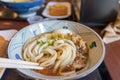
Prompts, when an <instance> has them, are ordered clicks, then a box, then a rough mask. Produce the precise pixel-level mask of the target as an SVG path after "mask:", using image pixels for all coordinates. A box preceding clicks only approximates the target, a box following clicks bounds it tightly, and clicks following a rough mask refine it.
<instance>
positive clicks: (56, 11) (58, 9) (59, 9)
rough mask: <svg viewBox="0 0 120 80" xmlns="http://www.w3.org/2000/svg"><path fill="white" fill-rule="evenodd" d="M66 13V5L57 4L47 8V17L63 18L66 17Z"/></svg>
mask: <svg viewBox="0 0 120 80" xmlns="http://www.w3.org/2000/svg"><path fill="white" fill-rule="evenodd" d="M67 12H68V8H67V6H66V5H63V4H59V3H57V4H54V5H52V6H49V15H52V16H63V15H67Z"/></svg>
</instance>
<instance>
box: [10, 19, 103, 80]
mask: <svg viewBox="0 0 120 80" xmlns="http://www.w3.org/2000/svg"><path fill="white" fill-rule="evenodd" d="M63 28H64V29H69V30H71V31H73V32H75V33H77V34H79V35H80V36H81V37H82V38H83V39H84V40H85V41H86V42H87V45H88V47H89V60H88V66H87V68H86V69H83V70H81V71H78V72H77V74H73V75H71V76H54V77H53V76H45V75H42V74H38V73H36V72H34V71H32V70H26V69H17V70H18V71H20V72H21V73H23V74H25V75H27V76H29V77H32V78H37V79H43V80H44V79H49V80H58V79H62V80H63V79H78V78H81V77H83V76H86V75H88V74H89V73H91V72H93V71H94V70H95V69H96V68H97V67H98V66H99V65H100V64H101V63H102V61H103V60H104V57H105V46H104V43H103V41H102V39H101V38H100V36H99V35H98V34H97V33H96V32H95V31H93V30H92V29H90V28H89V27H87V26H85V25H82V24H80V23H76V22H72V21H64V20H52V21H44V22H40V23H35V24H32V25H29V26H27V27H25V28H23V29H21V30H20V31H18V32H17V33H16V35H15V36H14V37H13V38H12V40H11V41H10V43H9V46H8V57H9V58H11V59H21V60H22V56H21V54H22V46H23V45H24V43H25V42H26V40H27V39H29V38H31V37H33V36H35V35H38V34H41V33H43V32H49V31H53V30H56V29H63Z"/></svg>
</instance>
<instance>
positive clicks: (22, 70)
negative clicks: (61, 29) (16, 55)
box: [8, 20, 105, 80]
mask: <svg viewBox="0 0 120 80" xmlns="http://www.w3.org/2000/svg"><path fill="white" fill-rule="evenodd" d="M52 21H68V20H52ZM45 22H51V21H45ZM68 22H71V23H75V24H76V23H77V24H79V25H81V26H82V27H85V28H86V29H89V30H90V31H92V32H93V33H94V34H95V35H96V37H98V39H99V40H100V43H101V45H102V50H103V51H102V55H101V57H100V59H99V60H98V61H97V64H95V65H94V66H92V67H91V68H90V69H88V70H87V71H84V72H82V73H80V74H78V75H73V76H67V77H64V79H75V78H76V79H78V78H82V77H84V76H86V75H88V74H90V73H91V72H93V71H94V70H95V69H97V68H98V67H99V66H100V64H101V63H102V62H103V60H104V58H105V44H104V42H103V40H102V38H101V37H100V35H98V33H97V32H95V31H94V30H93V29H91V28H90V27H89V26H86V25H83V24H81V23H78V22H74V21H68ZM39 23H42V22H39ZM39 23H34V24H30V25H28V26H25V27H24V28H22V29H21V30H19V31H18V32H21V31H22V30H23V29H25V28H28V27H30V26H34V25H36V24H39ZM18 32H17V33H18ZM17 33H16V34H15V35H14V36H16V35H17ZM11 40H12V39H11ZM9 44H10V43H9ZM8 47H9V45H8ZM8 53H9V52H8ZM8 57H9V55H8ZM17 70H18V71H20V72H21V73H23V72H24V73H25V70H24V69H17ZM31 71H32V70H31ZM32 72H33V71H32ZM24 73H23V74H24ZM35 73H36V72H35ZM36 74H37V75H40V74H39V73H36ZM25 75H26V74H25ZM27 76H29V77H32V78H36V76H31V75H28V74H27ZM49 77H50V76H49ZM51 77H52V76H51ZM37 78H38V79H39V78H41V76H39V77H38V76H37ZM42 78H43V77H42ZM43 79H46V78H43ZM59 79H60V78H59ZM61 79H62V80H63V78H61ZM49 80H58V78H57V76H56V77H55V78H52V79H49Z"/></svg>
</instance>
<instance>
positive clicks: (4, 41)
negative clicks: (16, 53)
mask: <svg viewBox="0 0 120 80" xmlns="http://www.w3.org/2000/svg"><path fill="white" fill-rule="evenodd" d="M16 32H17V30H0V57H5V58H6V57H8V56H7V48H8V44H9V41H10V39H11V38H12V36H13V35H14V34H15V33H16ZM4 71H5V68H1V67H0V79H1V77H2V75H3V73H4Z"/></svg>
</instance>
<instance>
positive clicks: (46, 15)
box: [42, 2, 71, 18]
mask: <svg viewBox="0 0 120 80" xmlns="http://www.w3.org/2000/svg"><path fill="white" fill-rule="evenodd" d="M58 3H59V4H63V5H65V6H66V7H67V9H68V10H67V15H64V16H51V15H49V10H48V9H49V6H52V5H54V4H58ZM42 15H43V16H45V17H49V18H67V17H69V16H70V15H71V4H70V3H69V2H49V3H48V4H47V5H46V8H45V9H44V10H43V12H42Z"/></svg>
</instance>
